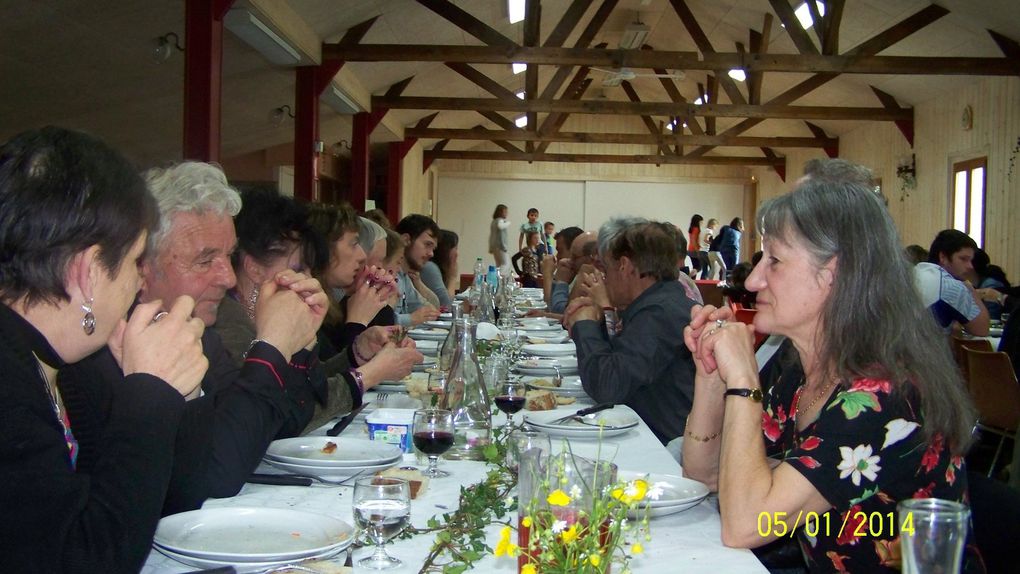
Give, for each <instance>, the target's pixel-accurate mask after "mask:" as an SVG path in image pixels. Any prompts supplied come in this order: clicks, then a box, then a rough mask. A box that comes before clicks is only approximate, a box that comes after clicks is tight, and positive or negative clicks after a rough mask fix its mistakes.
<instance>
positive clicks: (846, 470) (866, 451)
mask: <svg viewBox="0 0 1020 574" xmlns="http://www.w3.org/2000/svg"><path fill="white" fill-rule="evenodd" d="M871 452H872V449H871V445H863V444H859V445H857V447H855V448H853V449H851V448H850V447H848V446H841V447H839V454H840V456H842V457H843V460H841V461H840V463H839V466H837V467H836V468H838V469H839V471H840V472H839V477H840V478H846V477H848V476H849V477H850V481H851V482H853V483H854V486H860V485H861V476H862V475H863V476H864V478H867V479H868V480H870V481H872V482H874V481H875V479H876V478H878V471H880V470H882V467H881V466H879V465H878V463H879V461H880V460H881V457H879V456H878V455H877V454H876V455H874V456H872V454H871Z"/></svg>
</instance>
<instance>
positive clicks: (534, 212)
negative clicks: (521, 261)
mask: <svg viewBox="0 0 1020 574" xmlns="http://www.w3.org/2000/svg"><path fill="white" fill-rule="evenodd" d="M529 231H534V232H535V233H538V234H541V233H542V224H541V223H539V222H538V209H535V208H534V207H532V208H531V209H529V210H528V220H527V221H526V222H524V223H522V224H521V234H520V235H519V236H518V237H517V250H518V251H520V250H521V248H522V247H524V237H525V236H526V235H527V234H528V232H529Z"/></svg>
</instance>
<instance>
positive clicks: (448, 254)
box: [421, 229, 460, 310]
mask: <svg viewBox="0 0 1020 574" xmlns="http://www.w3.org/2000/svg"><path fill="white" fill-rule="evenodd" d="M459 239H460V238H459V237H457V234H456V233H454V232H452V231H450V230H449V229H440V230H439V238H438V239H437V240H436V250H435V253H434V254H433V256H432V259H430V260H429V261H426V262H425V265H424V266H422V268H421V280H422V282H423V283H424V284H425V286H426V287H428V288H429V289H430V290H431V291H432V292H433V293H434V294H435V295H436V298H437V299H438V300H439V308H440V309H441V310H447V309H449V308H450V305H451V304H452V303H453V296H454V295H456V294H457V288H458V287H460V276H459V275H458V274H457V243H458V241H459Z"/></svg>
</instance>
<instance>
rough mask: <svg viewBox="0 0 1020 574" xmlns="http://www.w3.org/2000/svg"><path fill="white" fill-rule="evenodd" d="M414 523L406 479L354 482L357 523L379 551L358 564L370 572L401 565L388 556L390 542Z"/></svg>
mask: <svg viewBox="0 0 1020 574" xmlns="http://www.w3.org/2000/svg"><path fill="white" fill-rule="evenodd" d="M410 521H411V489H410V486H409V485H408V483H407V481H406V480H404V479H402V478H389V477H381V476H366V477H363V478H359V479H357V481H356V482H355V483H354V523H355V524H357V525H358V528H360V529H361V530H362V531H364V532H365V533H366V534H367V535H368V537H369V538H370V539H371V540H372V542H374V543H375V552H374V553H372V555H371V556H369V557H367V558H362V559H361V560H359V561H358V565H359V566H361V567H362V568H368V569H369V570H387V569H390V568H396V567H397V566H400V564H401V562H400V560H398V559H396V558H394V557H392V556H390V555H389V554H387V553H386V542H387V541H388V540H390V539H391V538H393V537H394V536H396V535H397V534H400V531H401V530H403V529H404V527H405V526H407V525H408V524H409V523H410Z"/></svg>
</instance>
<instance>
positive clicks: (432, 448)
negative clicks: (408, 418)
mask: <svg viewBox="0 0 1020 574" xmlns="http://www.w3.org/2000/svg"><path fill="white" fill-rule="evenodd" d="M411 432H412V433H413V435H412V436H413V438H414V448H416V449H418V450H419V451H421V452H423V453H425V455H426V456H428V457H429V467H428V469H426V470H425V471H424V472H423V473H422V474H424V475H425V476H428V477H430V478H442V477H444V476H450V473H448V472H446V471H443V470H439V469H438V468H436V462H437V461H438V460H439V455H441V454H443V453H444V452H446V451H448V450H450V447H452V446H453V413H452V412H450V411H446V410H442V409H422V410H418V411H414V426H413V428H412V429H411Z"/></svg>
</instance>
